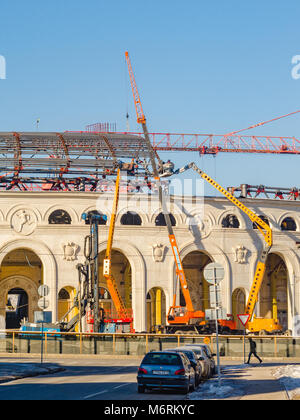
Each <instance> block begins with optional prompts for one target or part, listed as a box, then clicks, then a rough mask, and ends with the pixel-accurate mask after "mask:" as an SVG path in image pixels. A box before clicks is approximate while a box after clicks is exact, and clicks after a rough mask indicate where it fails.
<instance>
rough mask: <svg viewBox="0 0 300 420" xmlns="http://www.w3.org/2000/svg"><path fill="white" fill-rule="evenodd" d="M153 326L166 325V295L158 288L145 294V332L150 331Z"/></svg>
mask: <svg viewBox="0 0 300 420" xmlns="http://www.w3.org/2000/svg"><path fill="white" fill-rule="evenodd" d="M155 325H166V295H165V292H164V291H163V289H161V288H160V287H153V288H152V289H150V290H149V292H148V293H147V331H152V330H153V327H154V326H155Z"/></svg>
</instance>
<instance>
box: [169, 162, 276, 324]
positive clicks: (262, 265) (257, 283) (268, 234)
mask: <svg viewBox="0 0 300 420" xmlns="http://www.w3.org/2000/svg"><path fill="white" fill-rule="evenodd" d="M189 169H193V170H194V171H195V172H197V173H198V174H199V175H200V176H201V178H203V179H204V180H205V181H207V182H208V183H209V184H210V185H212V186H213V187H214V188H215V189H217V190H218V191H219V192H220V193H222V194H223V195H224V196H225V197H226V198H227V199H228V200H229V201H231V202H232V203H233V204H234V205H235V206H237V207H238V208H239V209H240V210H241V211H243V212H244V213H245V214H246V215H247V216H248V217H249V219H250V220H251V221H252V222H253V223H255V224H256V226H257V228H258V229H259V231H260V232H261V233H262V235H263V237H264V240H265V245H264V247H263V250H262V251H261V252H260V255H259V258H258V263H257V266H256V271H255V274H254V279H253V282H252V285H251V289H250V292H249V297H248V301H247V304H246V313H247V314H249V315H250V317H249V322H248V324H247V327H248V329H249V330H250V331H253V332H256V331H260V330H266V331H276V330H277V331H279V330H281V329H282V327H281V325H279V323H278V320H277V319H264V318H255V319H254V320H252V321H251V319H252V317H253V312H254V309H255V305H256V302H257V298H258V293H259V290H260V287H261V283H262V281H263V277H264V274H265V270H266V259H267V256H268V253H269V252H270V249H271V247H272V245H273V234H272V229H271V228H270V226H269V225H268V224H267V223H265V222H264V221H263V220H262V219H261V218H260V217H258V216H257V215H256V214H255V213H254V212H253V211H252V210H250V209H249V208H248V207H246V206H245V205H244V204H243V203H241V202H240V201H239V200H238V199H237V198H236V197H234V196H233V195H232V194H230V193H229V192H228V191H227V190H225V188H223V187H222V186H221V185H219V184H218V183H217V182H216V181H215V180H214V179H213V178H211V177H210V176H209V175H207V174H206V173H205V172H204V171H202V170H201V169H200V168H198V166H197V165H196V164H195V163H194V162H191V163H189V164H188V165H185V166H184V167H183V168H180V169H177V170H176V171H174V172H173V174H179V173H182V172H185V171H187V170H189ZM167 176H169V174H167Z"/></svg>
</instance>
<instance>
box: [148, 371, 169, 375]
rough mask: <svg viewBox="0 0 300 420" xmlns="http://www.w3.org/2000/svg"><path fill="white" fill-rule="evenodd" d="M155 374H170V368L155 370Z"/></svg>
mask: <svg viewBox="0 0 300 420" xmlns="http://www.w3.org/2000/svg"><path fill="white" fill-rule="evenodd" d="M152 373H153V375H169V371H168V370H153V371H152Z"/></svg>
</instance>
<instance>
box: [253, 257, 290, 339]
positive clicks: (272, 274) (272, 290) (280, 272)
mask: <svg viewBox="0 0 300 420" xmlns="http://www.w3.org/2000/svg"><path fill="white" fill-rule="evenodd" d="M287 276H288V272H287V267H286V264H285V262H284V260H283V258H282V257H280V256H279V255H277V254H270V255H269V256H268V258H267V262H266V272H265V275H264V279H263V282H262V285H261V288H260V293H259V299H258V315H259V316H260V317H263V318H275V319H276V318H278V320H279V323H280V324H281V325H282V327H283V330H284V331H285V330H287V328H288V319H287V314H288V289H287V285H288V281H287Z"/></svg>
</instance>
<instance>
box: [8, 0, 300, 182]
mask: <svg viewBox="0 0 300 420" xmlns="http://www.w3.org/2000/svg"><path fill="white" fill-rule="evenodd" d="M299 15H300V3H299V1H296V0H290V1H287V2H279V1H277V0H276V1H271V0H264V1H257V0H252V1H251V2H241V1H240V0H239V1H238V0H228V1H224V0H215V1H210V2H207V1H202V0H187V1H185V2H183V1H177V0H172V1H171V0H163V1H157V0H152V1H151V2H141V1H136V0H128V1H121V0H111V1H109V2H108V1H101V0H87V1H85V2H83V1H78V0H52V1H51V2H50V1H47V2H41V1H37V0H27V1H26V2H25V1H24V0H11V1H10V2H5V4H3V5H2V6H1V27H0V55H3V56H4V57H5V59H6V65H7V78H6V80H0V126H1V128H0V131H11V130H15V131H31V130H35V121H36V119H37V118H40V131H64V130H82V129H84V127H85V126H86V125H87V124H91V123H95V122H112V123H117V129H118V130H119V131H125V130H126V118H125V116H126V112H127V109H128V111H129V114H130V128H131V130H132V131H135V130H138V131H140V127H138V125H137V124H136V118H135V111H134V107H133V100H132V96H131V90H130V85H129V78H128V74H127V68H126V64H125V58H124V52H125V51H126V50H128V51H129V53H130V57H131V60H132V64H133V67H134V72H135V76H136V80H137V83H138V87H139V91H140V94H141V97H142V103H143V107H144V111H145V114H146V117H147V121H148V129H149V131H153V132H182V133H185V132H186V133H214V134H222V133H228V132H230V131H233V130H238V129H241V128H245V127H248V126H249V125H251V124H255V123H257V122H260V121H264V120H268V119H271V118H274V117H276V116H279V115H283V114H287V113H289V112H293V111H296V110H298V109H300V105H299V93H300V79H299V80H294V79H293V78H292V77H291V70H292V63H291V60H292V57H293V56H295V55H298V54H300V37H299V32H300V31H299ZM299 120H300V114H299V115H296V116H292V117H289V118H287V119H284V120H280V121H278V122H274V123H271V124H269V125H266V126H264V127H260V128H257V129H255V130H252V131H249V134H257V135H259V134H261V135H265V134H268V135H273V136H279V135H284V136H295V137H298V138H299V137H300V136H299V134H300V133H299ZM172 158H173V159H174V160H175V161H176V163H177V164H178V165H180V164H185V163H187V162H188V161H190V160H191V159H192V160H196V161H197V162H198V163H199V165H201V166H202V167H204V169H205V170H206V171H207V172H208V173H209V174H210V175H211V176H216V178H217V180H218V181H219V182H220V183H222V185H223V186H225V187H226V186H229V185H239V184H240V183H249V184H266V185H270V186H282V187H285V186H286V187H293V186H298V187H300V180H299V177H298V170H299V169H298V168H299V164H298V160H299V159H300V156H299V157H291V156H279V157H275V156H269V155H264V156H256V155H255V156H252V155H251V156H249V155H239V154H230V155H221V154H220V155H219V156H218V157H217V158H215V159H213V158H211V157H205V158H199V157H198V156H197V155H196V156H195V155H193V156H191V154H189V153H187V154H182V153H181V154H178V155H172Z"/></svg>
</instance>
